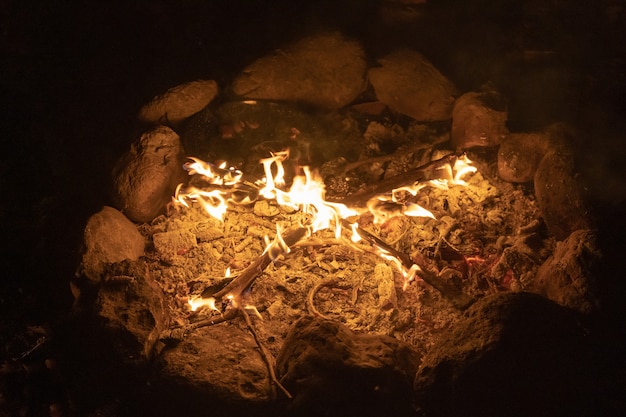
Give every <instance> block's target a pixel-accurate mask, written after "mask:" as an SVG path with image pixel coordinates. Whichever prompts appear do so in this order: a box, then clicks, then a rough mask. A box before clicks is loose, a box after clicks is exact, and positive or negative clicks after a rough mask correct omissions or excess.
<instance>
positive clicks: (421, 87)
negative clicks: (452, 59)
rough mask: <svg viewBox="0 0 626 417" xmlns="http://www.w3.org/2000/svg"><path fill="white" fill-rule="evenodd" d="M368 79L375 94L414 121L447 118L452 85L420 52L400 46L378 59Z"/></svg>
mask: <svg viewBox="0 0 626 417" xmlns="http://www.w3.org/2000/svg"><path fill="white" fill-rule="evenodd" d="M378 62H379V64H380V66H378V67H374V68H370V70H369V71H368V75H369V80H370V82H371V84H372V86H373V87H374V90H375V92H376V96H377V97H378V99H379V100H380V101H382V102H383V103H385V104H386V105H387V106H389V108H390V109H392V110H393V111H396V112H398V113H402V114H404V115H407V116H409V117H412V118H413V119H415V120H418V121H423V122H430V121H440V120H449V119H450V118H451V117H452V106H453V105H454V99H455V95H457V94H458V92H457V90H456V88H455V87H454V85H453V84H452V82H451V81H450V80H448V79H447V78H446V77H445V76H444V75H443V74H441V73H440V72H439V70H437V68H435V67H434V66H433V64H431V63H430V62H429V61H428V60H427V59H426V58H425V57H424V56H423V55H422V54H420V53H418V52H415V51H412V50H408V49H403V50H399V51H395V52H392V53H391V54H389V55H387V56H385V57H383V58H381V59H379V60H378Z"/></svg>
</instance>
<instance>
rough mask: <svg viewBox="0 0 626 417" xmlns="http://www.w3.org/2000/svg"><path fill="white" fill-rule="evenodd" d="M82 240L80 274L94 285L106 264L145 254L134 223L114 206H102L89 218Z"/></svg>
mask: <svg viewBox="0 0 626 417" xmlns="http://www.w3.org/2000/svg"><path fill="white" fill-rule="evenodd" d="M83 240H84V245H85V253H84V254H83V259H82V272H83V274H84V275H85V276H86V277H87V278H88V279H89V280H90V281H92V282H94V283H96V282H99V281H100V280H101V278H102V273H103V272H104V269H105V267H106V266H107V265H108V264H111V263H114V262H121V261H123V260H125V259H130V260H136V259H138V258H139V257H140V256H142V255H143V254H144V247H145V239H144V237H143V236H142V235H141V234H140V233H139V231H138V230H137V227H136V226H135V224H134V223H133V222H131V221H130V220H128V218H126V216H124V215H123V214H122V213H120V212H119V211H117V210H116V209H114V208H113V207H108V206H105V207H104V208H103V209H102V210H100V211H99V212H98V213H96V214H94V215H92V216H91V217H90V218H89V220H88V221H87V225H86V226H85V232H84V237H83Z"/></svg>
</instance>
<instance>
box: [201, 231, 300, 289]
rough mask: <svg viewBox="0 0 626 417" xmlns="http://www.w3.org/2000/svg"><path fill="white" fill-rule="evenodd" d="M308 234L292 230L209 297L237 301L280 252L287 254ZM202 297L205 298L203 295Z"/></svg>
mask: <svg viewBox="0 0 626 417" xmlns="http://www.w3.org/2000/svg"><path fill="white" fill-rule="evenodd" d="M308 234H309V229H308V228H307V227H298V228H297V229H293V230H292V231H290V232H289V233H287V234H286V235H285V236H283V238H282V243H281V244H280V245H279V244H278V243H276V242H275V243H273V244H272V245H270V246H269V247H268V248H267V249H266V250H265V252H263V254H262V255H260V256H259V257H258V258H256V259H255V260H254V262H252V263H251V264H250V265H249V266H248V267H247V268H246V269H244V270H243V271H241V273H240V274H239V275H238V276H237V277H235V279H233V280H232V281H231V282H229V283H228V285H226V286H225V287H224V288H222V289H221V290H220V291H218V292H216V293H215V294H212V295H210V296H212V297H214V298H215V299H216V300H218V299H222V298H227V299H234V300H239V299H240V298H241V294H242V293H243V292H244V291H245V290H246V289H247V288H249V287H250V286H251V285H252V283H254V281H255V280H256V279H257V277H258V276H259V274H260V273H261V272H263V270H264V269H265V268H266V267H267V266H268V265H269V264H270V262H272V261H273V260H274V259H276V257H277V256H278V255H280V254H281V253H282V252H287V251H288V250H289V248H291V247H292V246H293V245H295V244H296V243H298V242H299V241H300V240H301V239H303V238H304V237H305V236H306V235H308ZM203 296H205V294H204V293H203Z"/></svg>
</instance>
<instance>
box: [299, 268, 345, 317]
mask: <svg viewBox="0 0 626 417" xmlns="http://www.w3.org/2000/svg"><path fill="white" fill-rule="evenodd" d="M337 283H339V278H330V279H323V280H320V281H319V282H318V283H317V284H315V285H314V286H313V288H311V290H310V291H309V294H308V296H307V298H306V299H307V303H306V307H307V310H308V311H309V314H311V315H314V316H317V317H321V318H323V319H328V317H326V316H325V315H323V314H322V313H320V312H319V310H318V309H317V308H315V301H314V298H315V294H317V292H318V291H319V290H320V288H322V287H329V286H331V285H336V284H337Z"/></svg>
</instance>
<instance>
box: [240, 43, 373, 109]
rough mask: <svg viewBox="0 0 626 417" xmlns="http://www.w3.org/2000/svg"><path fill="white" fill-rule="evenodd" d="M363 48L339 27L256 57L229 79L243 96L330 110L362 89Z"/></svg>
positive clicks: (347, 102)
mask: <svg viewBox="0 0 626 417" xmlns="http://www.w3.org/2000/svg"><path fill="white" fill-rule="evenodd" d="M365 71H366V62H365V52H364V51H363V48H362V46H361V45H360V44H359V43H358V42H355V41H352V40H349V39H346V38H345V37H344V36H343V35H342V34H340V33H338V32H330V33H322V34H319V35H315V36H310V37H307V38H304V39H301V40H299V41H297V42H295V43H293V44H291V45H287V46H285V47H284V48H281V49H280V50H279V51H276V52H274V53H273V54H271V55H267V56H264V57H262V58H259V59H257V60H256V61H255V62H253V63H252V64H250V65H249V66H248V67H247V68H245V69H244V70H243V72H242V73H241V74H239V76H237V77H236V78H235V80H234V81H233V86H232V89H233V92H234V93H235V94H237V95H239V96H241V97H245V98H248V99H263V100H285V101H292V102H299V103H306V104H310V105H313V106H316V107H319V108H322V109H328V110H334V109H339V108H341V107H344V106H345V105H347V104H349V103H350V102H352V101H353V100H354V99H355V98H356V97H357V96H358V95H359V94H361V92H363V91H364V90H365V87H366V82H365Z"/></svg>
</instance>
